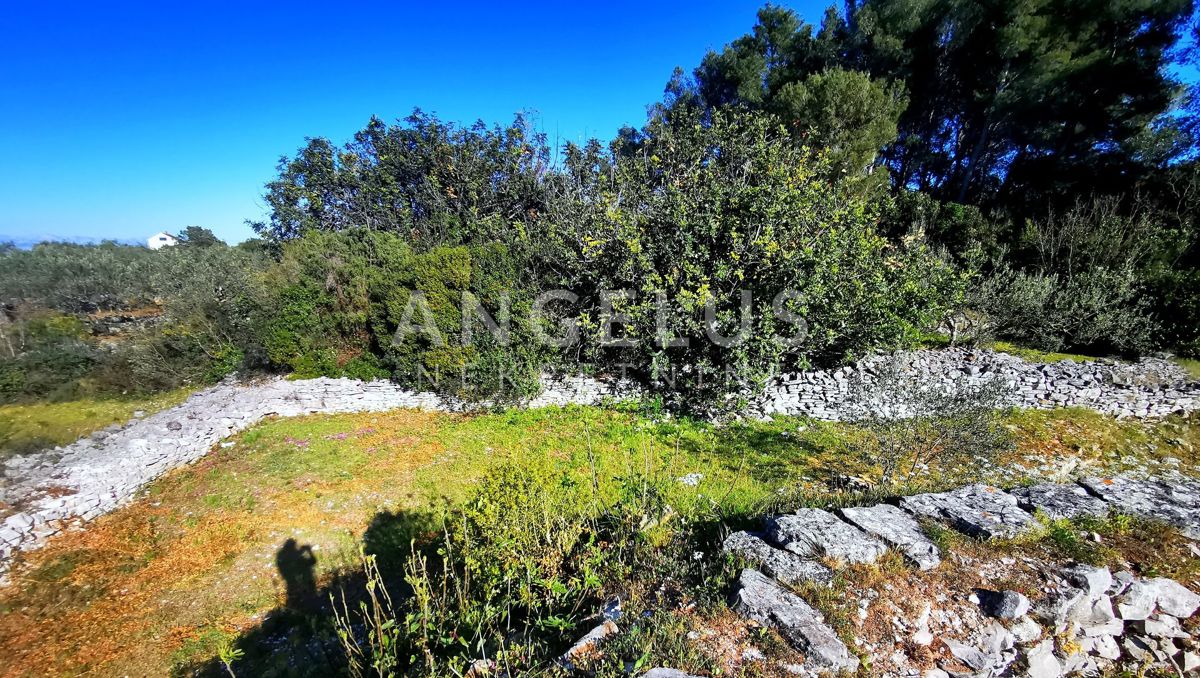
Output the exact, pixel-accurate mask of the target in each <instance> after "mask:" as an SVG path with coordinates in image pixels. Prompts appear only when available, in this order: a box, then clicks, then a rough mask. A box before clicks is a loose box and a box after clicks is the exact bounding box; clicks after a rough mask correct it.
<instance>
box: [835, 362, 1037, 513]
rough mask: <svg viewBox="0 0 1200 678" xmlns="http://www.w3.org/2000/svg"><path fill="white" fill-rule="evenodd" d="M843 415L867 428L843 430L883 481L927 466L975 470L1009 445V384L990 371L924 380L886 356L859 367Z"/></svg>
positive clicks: (964, 475)
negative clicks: (855, 432) (979, 376)
mask: <svg viewBox="0 0 1200 678" xmlns="http://www.w3.org/2000/svg"><path fill="white" fill-rule="evenodd" d="M849 393H850V396H851V397H850V399H849V401H848V402H847V407H846V412H847V414H846V418H847V419H848V420H852V421H857V422H859V423H860V424H861V426H862V427H863V428H864V429H865V431H866V435H865V436H863V437H860V438H848V439H847V440H846V441H845V443H844V444H845V445H846V447H847V452H848V453H849V454H851V455H853V456H854V457H855V458H857V459H858V460H859V461H861V462H862V463H864V464H866V465H868V466H872V467H875V468H877V469H878V471H879V479H880V484H881V485H882V486H883V487H884V488H885V489H892V488H895V487H903V486H905V485H907V484H908V483H911V482H914V481H917V480H918V476H920V475H926V476H928V474H930V473H933V474H937V475H938V476H940V478H941V479H944V480H947V481H962V480H967V479H972V478H978V477H979V475H980V472H981V471H983V470H985V469H987V468H990V467H993V466H995V464H996V463H997V461H998V457H999V455H1000V454H1002V453H1003V452H1006V451H1008V450H1010V449H1012V447H1013V434H1012V432H1010V431H1009V430H1008V429H1007V428H1006V427H1005V426H1004V424H1003V414H1004V409H1005V408H1007V407H1008V405H1009V397H1010V395H1011V390H1010V389H1009V388H1008V387H1006V386H1005V385H1004V384H1003V383H1002V382H1001V381H999V380H997V379H992V380H989V381H986V382H983V383H982V384H980V385H978V386H972V385H968V384H967V383H966V382H965V380H962V379H960V380H959V381H958V382H957V383H955V384H953V385H951V386H950V387H946V386H944V385H943V384H939V383H930V382H929V381H928V380H927V379H924V378H922V377H920V376H919V375H918V373H917V372H913V371H909V370H906V369H905V368H904V366H903V365H901V364H900V363H899V362H898V361H896V360H890V361H887V362H885V363H883V364H882V365H880V366H877V367H875V368H873V370H872V371H871V372H860V373H859V374H858V375H857V376H856V377H855V378H854V379H852V380H851V382H850V384H849Z"/></svg>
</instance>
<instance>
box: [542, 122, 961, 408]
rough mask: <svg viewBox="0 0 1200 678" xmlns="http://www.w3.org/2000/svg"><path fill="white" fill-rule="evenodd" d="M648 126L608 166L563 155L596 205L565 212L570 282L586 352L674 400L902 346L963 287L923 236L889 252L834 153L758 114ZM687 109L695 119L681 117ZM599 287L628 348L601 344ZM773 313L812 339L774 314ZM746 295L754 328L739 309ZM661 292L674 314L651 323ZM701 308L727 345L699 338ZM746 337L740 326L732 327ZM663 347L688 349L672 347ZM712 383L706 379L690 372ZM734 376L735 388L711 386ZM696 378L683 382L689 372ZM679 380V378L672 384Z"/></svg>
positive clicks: (870, 209) (872, 208) (869, 206)
mask: <svg viewBox="0 0 1200 678" xmlns="http://www.w3.org/2000/svg"><path fill="white" fill-rule="evenodd" d="M698 115H699V114H698V113H696V112H689V111H686V110H684V111H676V112H673V113H672V115H671V116H670V117H662V116H660V117H657V118H655V119H654V120H652V121H651V123H650V125H649V126H648V128H647V130H646V133H645V137H644V139H642V140H641V141H639V142H638V143H636V144H634V145H630V146H628V147H625V148H619V149H617V151H616V153H615V154H614V156H613V157H612V158H611V159H610V161H608V162H600V161H597V160H596V158H595V156H594V155H589V154H586V153H576V154H574V155H572V154H568V157H569V158H574V160H573V161H569V162H574V163H576V165H575V166H569V167H568V171H567V172H566V175H567V176H571V177H575V178H574V179H573V181H572V183H571V185H570V187H569V189H563V190H564V191H565V192H570V193H577V194H582V195H583V196H584V197H582V198H580V199H579V200H580V201H581V202H582V203H583V204H585V205H588V206H590V209H587V210H582V211H579V212H572V213H571V214H569V215H564V218H562V219H559V220H558V221H557V222H556V224H555V227H556V229H558V231H559V233H558V234H557V238H559V239H561V240H563V241H565V242H569V243H577V244H578V247H577V248H576V249H573V250H570V251H568V252H567V253H565V254H564V255H562V256H564V257H565V258H566V259H567V260H566V261H565V262H564V263H563V264H562V269H564V270H565V271H567V272H568V273H569V277H568V278H567V282H568V285H567V286H568V287H570V288H572V289H575V290H579V291H581V296H583V297H584V298H583V299H582V300H581V302H580V305H581V306H582V308H583V310H582V311H581V313H580V314H579V317H580V319H581V326H582V330H583V338H584V343H583V355H584V356H585V358H586V359H588V360H589V361H591V362H593V363H595V364H597V365H600V366H602V367H603V368H606V369H609V370H615V369H616V368H617V367H619V366H623V365H624V366H632V367H633V369H634V370H635V371H636V372H637V373H640V374H642V375H643V376H645V377H647V378H648V379H650V380H653V381H654V382H656V386H657V387H659V388H662V389H663V390H664V391H666V392H668V393H672V394H674V395H675V396H676V397H685V398H687V399H688V400H689V401H698V400H699V401H710V402H711V401H718V402H719V401H720V400H721V397H722V396H724V395H725V394H727V393H730V392H732V391H742V389H741V388H740V387H739V385H740V384H748V385H751V386H755V385H759V384H761V383H762V382H763V381H764V380H765V379H766V378H767V377H769V376H770V375H771V374H772V373H773V372H774V371H775V370H777V369H778V368H779V367H780V366H783V367H784V368H785V369H786V368H789V367H795V366H806V365H810V364H816V363H825V364H827V363H837V362H841V361H843V360H846V359H847V358H849V357H852V356H855V355H861V354H863V353H865V352H866V351H868V350H870V349H872V348H875V347H897V346H902V345H906V344H909V343H912V342H914V341H915V340H916V338H917V337H918V335H919V333H920V330H921V329H923V328H924V327H926V326H930V325H932V324H935V323H936V322H937V321H938V320H940V316H941V314H942V313H943V311H944V310H945V308H947V306H948V305H949V304H950V303H951V302H952V300H953V299H954V298H955V297H956V296H957V294H958V293H959V290H960V289H961V287H960V281H959V279H958V277H957V276H956V275H955V273H954V271H953V269H952V267H951V266H950V265H948V264H947V263H945V262H943V261H941V260H940V259H939V258H937V257H936V256H934V255H933V253H931V252H930V251H929V250H928V248H926V247H925V246H924V245H923V244H922V243H921V241H920V240H919V239H912V240H908V241H905V242H903V243H900V244H889V243H888V242H887V241H886V240H885V239H884V238H883V237H881V236H880V235H879V234H878V233H877V232H876V228H875V227H876V223H877V221H878V209H879V206H878V204H876V203H875V202H873V201H872V200H871V199H869V198H867V197H864V196H862V195H860V194H859V193H858V192H857V191H854V190H851V187H848V186H845V185H843V184H842V183H840V182H839V179H838V178H837V177H836V173H835V172H833V171H832V168H831V167H830V165H829V162H828V159H827V158H825V157H824V156H822V155H821V154H818V153H815V152H812V151H809V150H807V149H804V148H799V147H797V146H795V145H792V144H790V143H787V142H786V132H785V131H784V130H782V129H781V128H778V127H776V126H774V125H773V123H771V122H770V120H769V119H767V118H763V117H755V116H751V115H747V114H739V113H734V112H728V111H717V112H715V113H714V114H713V116H712V119H711V121H708V122H705V121H703V120H701V119H700V118H699V117H696V116H698ZM689 116H690V117H689ZM602 290H626V291H628V292H629V293H631V294H632V295H634V296H633V298H624V299H619V300H617V301H615V302H614V305H613V306H614V307H613V309H612V311H613V312H616V313H623V314H626V315H627V316H628V322H625V323H623V325H624V326H625V327H624V329H623V330H622V328H620V327H618V332H621V331H623V332H624V334H625V336H627V337H630V338H632V339H634V340H635V341H636V342H637V345H636V346H634V347H626V348H613V347H611V346H609V345H606V341H605V340H606V337H605V329H606V327H605V323H604V322H603V321H604V320H605V318H606V314H607V312H608V309H606V308H605V303H604V299H603V298H602V297H601V291H602ZM785 290H793V291H794V294H793V296H791V297H790V298H784V299H782V300H781V302H780V304H781V307H782V308H783V309H785V310H786V311H788V312H789V313H791V314H794V316H795V317H797V318H803V321H804V322H805V323H806V332H804V333H803V336H802V337H800V338H799V340H798V341H796V342H795V343H794V344H791V345H789V344H788V343H787V342H785V341H781V340H779V339H777V338H776V335H778V336H779V337H782V338H791V337H794V336H796V333H797V327H795V326H794V325H792V324H791V323H789V322H784V321H783V320H781V319H780V317H777V315H776V313H775V309H774V308H773V305H774V302H775V301H776V295H778V294H779V293H781V292H784V291H785ZM746 292H748V293H749V294H750V305H751V313H750V314H749V315H750V317H751V318H752V319H750V320H746V321H745V324H743V318H744V317H745V316H741V315H740V314H739V311H738V304H739V300H740V294H742V293H746ZM659 293H661V294H663V295H664V297H665V299H667V300H668V301H669V302H670V303H672V304H674V306H675V307H676V309H677V312H675V313H670V314H667V315H665V316H664V318H663V319H662V320H660V318H659V315H660V314H659V312H658V308H659V307H658V300H657V295H658V294H659ZM706 307H708V308H709V309H711V311H710V312H711V314H712V316H713V318H714V323H713V326H714V327H715V329H716V330H717V333H718V334H720V335H722V336H725V337H737V336H739V335H740V336H741V337H742V339H741V340H740V341H735V342H734V344H735V345H732V346H721V345H717V344H716V343H714V342H713V341H710V340H709V339H708V338H707V336H706V335H707V331H706V325H707V323H706V319H705V314H706ZM739 328H740V330H739ZM664 338H666V339H674V340H679V341H686V342H688V343H687V345H686V346H680V345H674V346H671V345H667V344H666V343H665V341H664V340H663V339H664ZM701 372H703V373H705V374H707V375H709V376H708V379H707V381H706V382H704V383H700V378H699V377H698V376H697V375H698V374H699V373H701ZM724 374H729V375H730V376H731V377H732V379H731V380H726V379H724V378H720V377H718V378H714V376H713V375H724ZM688 375H691V376H688ZM673 382H674V383H673Z"/></svg>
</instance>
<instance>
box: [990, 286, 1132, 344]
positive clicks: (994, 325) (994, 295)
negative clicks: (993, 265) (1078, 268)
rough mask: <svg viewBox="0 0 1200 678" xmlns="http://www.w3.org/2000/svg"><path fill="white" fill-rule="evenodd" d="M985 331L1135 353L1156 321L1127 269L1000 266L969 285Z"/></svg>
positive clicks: (1023, 341)
mask: <svg viewBox="0 0 1200 678" xmlns="http://www.w3.org/2000/svg"><path fill="white" fill-rule="evenodd" d="M971 304H972V305H973V306H974V307H975V308H978V309H979V310H981V311H983V312H984V313H985V314H986V315H987V318H988V320H987V324H988V328H987V330H986V331H990V332H991V333H994V334H995V335H996V336H998V337H1002V338H1005V339H1010V340H1013V341H1015V342H1017V343H1019V344H1021V345H1024V346H1030V347H1033V348H1038V349H1041V350H1044V351H1061V350H1064V349H1072V350H1085V351H1090V352H1105V351H1118V352H1120V353H1125V354H1134V355H1136V354H1139V353H1143V352H1145V351H1147V350H1150V349H1151V348H1152V347H1153V346H1154V342H1153V340H1152V336H1153V332H1154V329H1155V322H1154V320H1153V318H1152V317H1151V316H1150V314H1149V304H1148V303H1147V301H1146V300H1145V297H1144V296H1143V294H1142V289H1141V285H1140V283H1139V281H1138V278H1137V276H1136V274H1135V273H1134V271H1132V270H1131V269H1128V268H1126V269H1122V270H1116V271H1113V270H1109V269H1104V268H1097V269H1092V270H1089V271H1087V272H1083V273H1077V274H1075V275H1072V276H1069V277H1064V276H1059V275H1058V274H1053V273H1051V274H1045V273H1036V272H1035V273H1026V272H1023V271H1015V270H1013V269H1011V268H1009V267H1007V266H1001V267H1000V268H999V269H998V270H996V271H995V272H994V273H992V274H991V275H989V276H987V277H986V278H984V279H983V280H982V282H981V283H980V284H979V285H978V286H977V287H976V288H975V289H974V290H973V291H972V295H971Z"/></svg>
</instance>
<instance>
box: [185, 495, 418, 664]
mask: <svg viewBox="0 0 1200 678" xmlns="http://www.w3.org/2000/svg"><path fill="white" fill-rule="evenodd" d="M436 526H437V523H436V521H435V519H434V517H433V515H432V514H430V513H426V512H420V511H398V512H395V513H392V512H387V511H385V512H381V513H378V514H376V515H375V516H374V518H372V520H371V524H370V525H369V526H368V527H367V530H366V532H365V533H364V534H363V552H364V553H365V554H367V555H373V556H375V557H376V560H377V562H378V564H379V569H380V571H381V572H382V573H383V575H384V583H385V585H386V586H387V589H388V591H390V592H391V595H392V597H393V600H394V601H395V603H396V607H397V609H399V608H400V607H401V606H402V605H403V602H404V601H405V600H406V599H407V598H408V596H409V590H408V587H407V585H406V584H405V582H404V578H403V572H404V568H403V564H404V562H405V559H406V558H407V556H408V555H409V554H410V553H411V552H412V548H413V545H414V543H415V544H416V545H417V547H418V548H420V547H421V546H420V545H422V544H428V543H429V542H430V538H431V537H432V536H435V535H436V532H435V530H436ZM317 562H318V561H317V556H316V554H315V553H314V552H313V550H312V547H311V546H310V545H308V544H300V543H299V542H297V541H296V540H295V539H288V540H287V541H285V542H284V543H283V544H282V545H281V546H280V547H279V550H278V551H276V554H275V564H276V567H277V568H278V569H279V575H280V577H281V578H282V579H283V581H284V585H285V591H286V600H285V602H284V604H283V605H281V606H279V607H277V608H275V609H274V610H271V611H270V612H269V613H267V614H266V615H264V616H263V620H262V622H261V623H260V624H259V625H258V626H257V627H254V628H252V629H250V630H248V631H245V632H243V633H242V634H241V635H240V636H238V638H237V639H236V640H235V641H234V644H233V649H234V650H235V652H236V653H238V654H240V656H239V658H238V659H236V660H235V661H234V662H233V666H232V668H233V672H234V673H236V675H238V676H338V675H346V674H347V673H348V666H347V663H346V657H345V654H344V653H343V651H342V648H341V644H340V642H339V640H338V636H337V631H336V625H335V614H334V606H333V603H332V602H331V597H332V598H333V599H335V600H337V601H338V607H339V608H340V607H341V603H342V600H343V596H344V599H345V603H346V606H347V607H348V608H349V610H350V611H351V616H352V617H353V618H354V620H355V622H356V623H357V611H358V606H359V603H360V602H362V601H363V600H365V595H364V592H365V590H366V579H365V577H364V575H363V572H362V570H361V568H357V567H356V568H354V569H352V570H349V571H344V572H338V573H336V574H334V575H333V576H332V577H330V578H329V579H328V580H327V581H326V582H325V583H323V584H320V585H318V581H317V575H316V568H317ZM173 674H174V675H176V676H225V677H226V678H228V676H229V673H228V672H227V671H226V668H225V666H224V665H223V664H222V663H221V661H220V660H219V659H218V658H217V657H215V656H214V657H212V658H210V659H208V660H206V661H202V662H195V663H191V664H188V665H184V666H180V667H177V668H176V669H175V670H174V671H173Z"/></svg>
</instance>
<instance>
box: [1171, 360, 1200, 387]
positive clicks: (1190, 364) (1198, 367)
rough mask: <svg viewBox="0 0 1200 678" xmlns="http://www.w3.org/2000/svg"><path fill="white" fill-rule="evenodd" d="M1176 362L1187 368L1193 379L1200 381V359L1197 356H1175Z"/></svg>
mask: <svg viewBox="0 0 1200 678" xmlns="http://www.w3.org/2000/svg"><path fill="white" fill-rule="evenodd" d="M1175 362H1176V363H1178V364H1179V366H1180V367H1182V368H1183V369H1185V370H1187V373H1188V374H1190V375H1192V379H1195V380H1197V381H1200V360H1197V359H1195V358H1175Z"/></svg>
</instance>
